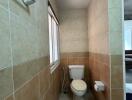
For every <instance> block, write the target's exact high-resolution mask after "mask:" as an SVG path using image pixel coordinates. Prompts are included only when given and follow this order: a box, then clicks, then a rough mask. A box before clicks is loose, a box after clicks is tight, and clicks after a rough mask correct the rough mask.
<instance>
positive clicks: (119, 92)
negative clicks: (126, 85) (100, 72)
mask: <svg viewBox="0 0 132 100" xmlns="http://www.w3.org/2000/svg"><path fill="white" fill-rule="evenodd" d="M111 93H112V94H111V100H124V96H123V95H124V92H123V89H112V91H111Z"/></svg>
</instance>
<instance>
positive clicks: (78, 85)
mask: <svg viewBox="0 0 132 100" xmlns="http://www.w3.org/2000/svg"><path fill="white" fill-rule="evenodd" d="M71 90H72V92H73V93H74V94H75V95H77V96H83V95H84V94H85V93H86V91H87V84H86V83H85V82H84V81H83V80H73V81H72V83H71Z"/></svg>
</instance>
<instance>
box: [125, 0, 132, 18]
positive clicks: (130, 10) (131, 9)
mask: <svg viewBox="0 0 132 100" xmlns="http://www.w3.org/2000/svg"><path fill="white" fill-rule="evenodd" d="M124 7H125V15H132V0H124Z"/></svg>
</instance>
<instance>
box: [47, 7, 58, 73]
mask: <svg viewBox="0 0 132 100" xmlns="http://www.w3.org/2000/svg"><path fill="white" fill-rule="evenodd" d="M49 17H50V19H51V20H50V22H51V24H50V23H49ZM48 23H49V52H50V71H51V73H52V72H53V71H54V70H55V69H56V68H57V67H58V66H59V61H60V60H59V59H60V55H59V51H60V50H59V22H58V20H57V17H56V16H55V14H54V12H53V9H52V7H51V5H49V6H48ZM50 25H51V26H50ZM53 25H54V26H53ZM50 27H51V28H50ZM55 28H56V29H55ZM50 29H51V31H50ZM50 32H51V33H50ZM55 32H56V33H55ZM55 43H56V46H55ZM51 45H52V46H51ZM51 48H52V50H51ZM55 55H56V57H57V58H56V57H55ZM51 56H52V58H51ZM51 60H52V61H51Z"/></svg>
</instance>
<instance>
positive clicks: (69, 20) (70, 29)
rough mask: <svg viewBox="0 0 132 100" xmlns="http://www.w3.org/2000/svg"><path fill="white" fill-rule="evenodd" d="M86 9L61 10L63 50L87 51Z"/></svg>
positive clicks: (61, 44) (61, 42)
mask: <svg viewBox="0 0 132 100" xmlns="http://www.w3.org/2000/svg"><path fill="white" fill-rule="evenodd" d="M86 17H87V15H86V9H78V10H72V9H71V10H62V11H60V49H61V52H87V48H88V44H87V42H88V35H87V19H86Z"/></svg>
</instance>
